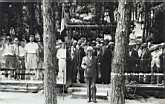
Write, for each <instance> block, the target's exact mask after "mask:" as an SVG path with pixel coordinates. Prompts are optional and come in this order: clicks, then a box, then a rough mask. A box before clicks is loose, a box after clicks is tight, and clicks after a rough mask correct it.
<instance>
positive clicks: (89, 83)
mask: <svg viewBox="0 0 165 104" xmlns="http://www.w3.org/2000/svg"><path fill="white" fill-rule="evenodd" d="M86 81H87V86H88V87H87V96H88V102H91V78H87V79H86Z"/></svg>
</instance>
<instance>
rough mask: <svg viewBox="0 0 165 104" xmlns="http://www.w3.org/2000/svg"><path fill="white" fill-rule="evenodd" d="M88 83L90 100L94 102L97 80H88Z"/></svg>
mask: <svg viewBox="0 0 165 104" xmlns="http://www.w3.org/2000/svg"><path fill="white" fill-rule="evenodd" d="M86 81H87V85H88V87H87V95H88V99H89V101H91V99H92V100H93V101H96V85H95V78H92V77H90V78H86Z"/></svg>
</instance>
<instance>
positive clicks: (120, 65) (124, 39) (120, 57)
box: [110, 0, 131, 104]
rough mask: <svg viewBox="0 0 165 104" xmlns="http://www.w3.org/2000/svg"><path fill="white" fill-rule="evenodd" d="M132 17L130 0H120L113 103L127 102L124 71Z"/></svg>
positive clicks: (112, 88)
mask: <svg viewBox="0 0 165 104" xmlns="http://www.w3.org/2000/svg"><path fill="white" fill-rule="evenodd" d="M130 17H131V14H130V5H129V3H128V0H119V5H118V12H117V28H116V34H115V49H114V58H113V62H112V73H111V82H112V84H111V96H110V97H111V98H110V100H111V104H124V103H125V96H124V95H125V94H124V93H125V79H124V71H125V70H126V68H127V56H128V41H129V32H130V31H129V29H130V19H131V18H130Z"/></svg>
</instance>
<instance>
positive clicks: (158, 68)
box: [156, 61, 160, 84]
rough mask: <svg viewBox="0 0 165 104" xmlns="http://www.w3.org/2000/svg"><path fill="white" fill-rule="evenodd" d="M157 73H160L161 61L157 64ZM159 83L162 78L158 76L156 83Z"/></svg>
mask: <svg viewBox="0 0 165 104" xmlns="http://www.w3.org/2000/svg"><path fill="white" fill-rule="evenodd" d="M156 71H157V73H159V72H160V62H159V61H157V63H156ZM159 81H160V76H159V75H157V76H156V82H157V84H159V83H160V82H159Z"/></svg>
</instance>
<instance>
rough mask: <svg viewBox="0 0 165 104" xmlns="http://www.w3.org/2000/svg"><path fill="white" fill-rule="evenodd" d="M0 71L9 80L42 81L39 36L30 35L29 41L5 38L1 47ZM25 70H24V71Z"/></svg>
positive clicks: (41, 47) (41, 51) (41, 55)
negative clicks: (0, 60) (3, 70)
mask: <svg viewBox="0 0 165 104" xmlns="http://www.w3.org/2000/svg"><path fill="white" fill-rule="evenodd" d="M1 52H2V62H1V69H5V77H7V78H10V79H26V80H32V79H36V80H38V79H42V78H43V73H42V72H41V70H40V69H42V65H43V44H42V42H41V38H40V36H39V35H36V36H34V35H31V36H30V37H29V41H27V40H24V39H21V40H20V39H18V37H14V38H11V37H10V36H6V37H5V38H4V41H3V44H2V45H1ZM25 69H26V70H25Z"/></svg>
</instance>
